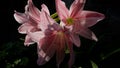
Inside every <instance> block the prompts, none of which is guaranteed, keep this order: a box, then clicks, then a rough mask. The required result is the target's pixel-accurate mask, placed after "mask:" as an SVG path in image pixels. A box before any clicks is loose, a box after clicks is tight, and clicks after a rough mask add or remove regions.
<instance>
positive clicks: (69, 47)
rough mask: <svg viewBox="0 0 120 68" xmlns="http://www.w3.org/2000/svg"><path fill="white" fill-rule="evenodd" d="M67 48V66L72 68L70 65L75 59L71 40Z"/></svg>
mask: <svg viewBox="0 0 120 68" xmlns="http://www.w3.org/2000/svg"><path fill="white" fill-rule="evenodd" d="M68 49H69V51H70V59H69V62H68V64H69V66H68V67H69V68H72V65H73V64H74V61H75V54H74V51H73V45H72V44H71V42H68Z"/></svg>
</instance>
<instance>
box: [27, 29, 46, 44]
mask: <svg viewBox="0 0 120 68" xmlns="http://www.w3.org/2000/svg"><path fill="white" fill-rule="evenodd" d="M27 34H28V36H29V37H30V38H31V39H32V40H33V41H35V42H37V43H38V42H39V41H40V40H41V39H43V38H44V37H45V34H44V33H43V32H42V31H36V32H30V31H28V32H27Z"/></svg>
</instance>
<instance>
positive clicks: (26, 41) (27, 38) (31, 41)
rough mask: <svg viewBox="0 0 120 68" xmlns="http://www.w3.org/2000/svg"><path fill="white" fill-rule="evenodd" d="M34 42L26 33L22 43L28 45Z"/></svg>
mask: <svg viewBox="0 0 120 68" xmlns="http://www.w3.org/2000/svg"><path fill="white" fill-rule="evenodd" d="M34 43H35V42H34V41H33V40H32V39H31V38H30V37H29V36H28V35H26V37H25V42H24V45H25V46H29V45H31V44H34Z"/></svg>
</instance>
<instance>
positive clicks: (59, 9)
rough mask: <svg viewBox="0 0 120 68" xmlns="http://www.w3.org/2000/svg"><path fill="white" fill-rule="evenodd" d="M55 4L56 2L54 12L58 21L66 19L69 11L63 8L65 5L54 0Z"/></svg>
mask: <svg viewBox="0 0 120 68" xmlns="http://www.w3.org/2000/svg"><path fill="white" fill-rule="evenodd" d="M55 2H56V11H57V13H58V16H59V18H60V20H63V19H66V18H68V17H69V11H68V9H67V7H66V6H65V3H64V2H63V1H61V0H55Z"/></svg>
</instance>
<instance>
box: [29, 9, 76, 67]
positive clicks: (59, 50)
mask: <svg viewBox="0 0 120 68" xmlns="http://www.w3.org/2000/svg"><path fill="white" fill-rule="evenodd" d="M40 16H41V17H40V20H41V21H40V23H39V27H40V29H41V31H36V32H30V31H28V36H30V37H31V39H32V40H33V41H35V42H37V44H38V45H37V52H38V61H37V63H38V64H39V65H43V64H45V63H46V62H48V61H49V60H50V59H51V57H53V55H54V54H55V53H56V61H57V66H58V68H59V64H60V63H61V62H62V61H63V59H64V55H65V49H66V47H68V49H69V50H70V60H69V63H70V64H72V61H73V60H74V58H73V57H74V53H73V49H72V43H71V41H70V38H69V37H70V36H69V34H68V35H67V34H66V30H64V29H63V28H62V27H61V26H60V25H59V24H58V23H56V22H55V21H54V19H52V18H51V17H50V15H49V14H48V13H47V12H45V11H44V9H43V8H42V10H41V15H40ZM70 67H71V66H70Z"/></svg>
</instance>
